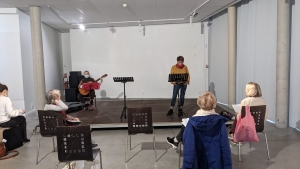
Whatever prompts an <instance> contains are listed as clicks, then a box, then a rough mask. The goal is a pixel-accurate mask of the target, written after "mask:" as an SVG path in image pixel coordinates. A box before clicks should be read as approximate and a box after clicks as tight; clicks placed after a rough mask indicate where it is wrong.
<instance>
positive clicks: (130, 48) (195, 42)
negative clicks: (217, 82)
mask: <svg viewBox="0 0 300 169" xmlns="http://www.w3.org/2000/svg"><path fill="white" fill-rule="evenodd" d="M110 29H111V28H94V29H88V30H87V32H86V33H85V32H83V31H81V30H79V29H71V31H70V38H71V56H72V70H73V71H76V70H80V71H84V70H89V71H90V73H91V75H92V76H93V77H94V78H99V77H100V76H101V75H102V74H105V73H107V74H108V77H107V78H106V79H105V80H104V83H103V84H102V86H101V90H105V91H106V97H111V98H116V97H118V96H119V95H120V93H122V92H123V84H121V83H114V82H113V77H119V76H132V77H134V79H135V82H133V83H127V84H126V95H127V97H128V98H170V97H171V95H172V86H171V84H170V83H168V82H167V80H168V74H169V73H170V69H171V67H172V66H173V65H174V64H176V62H177V61H176V57H177V56H179V55H182V56H184V57H185V64H186V65H187V66H188V68H189V71H190V74H191V84H190V85H189V86H188V88H187V92H186V98H196V97H198V96H199V93H202V92H204V91H205V62H204V35H201V24H200V23H196V24H193V26H190V25H189V24H178V25H156V26H146V28H145V36H143V32H139V27H118V28H114V29H115V33H113V32H112V31H111V30H110ZM96 94H97V96H98V97H99V95H100V91H96Z"/></svg>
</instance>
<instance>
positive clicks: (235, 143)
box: [230, 140, 243, 146]
mask: <svg viewBox="0 0 300 169" xmlns="http://www.w3.org/2000/svg"><path fill="white" fill-rule="evenodd" d="M230 143H231V144H232V145H237V146H238V145H239V143H238V142H234V141H233V140H230ZM240 144H241V146H242V145H243V143H242V142H241V143H240Z"/></svg>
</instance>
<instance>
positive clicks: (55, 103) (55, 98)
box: [44, 89, 79, 121]
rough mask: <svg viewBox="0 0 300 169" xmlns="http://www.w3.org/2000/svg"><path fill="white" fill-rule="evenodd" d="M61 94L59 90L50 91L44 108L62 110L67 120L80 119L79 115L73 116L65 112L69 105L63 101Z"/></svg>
mask: <svg viewBox="0 0 300 169" xmlns="http://www.w3.org/2000/svg"><path fill="white" fill-rule="evenodd" d="M60 96H61V95H60V91H59V90H56V89H54V90H50V91H48V92H47V93H46V97H45V98H46V105H45V107H44V110H53V111H61V112H62V114H63V115H64V116H65V119H66V120H72V121H79V119H78V118H77V117H72V116H70V115H67V114H66V113H65V111H67V110H68V106H67V105H66V104H65V103H64V102H63V101H61V99H60Z"/></svg>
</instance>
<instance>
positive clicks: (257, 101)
mask: <svg viewBox="0 0 300 169" xmlns="http://www.w3.org/2000/svg"><path fill="white" fill-rule="evenodd" d="M262 105H266V102H265V100H264V99H263V98H262V97H246V98H245V99H243V100H242V101H241V105H240V107H241V110H240V112H237V118H238V119H239V118H240V116H241V111H242V106H262ZM267 117H268V108H266V116H265V121H266V119H267Z"/></svg>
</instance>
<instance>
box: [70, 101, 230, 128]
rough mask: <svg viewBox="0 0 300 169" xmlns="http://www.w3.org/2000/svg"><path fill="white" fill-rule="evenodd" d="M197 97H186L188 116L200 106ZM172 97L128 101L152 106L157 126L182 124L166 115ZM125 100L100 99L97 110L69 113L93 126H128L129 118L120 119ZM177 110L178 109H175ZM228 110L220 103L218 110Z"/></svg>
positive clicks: (154, 121) (129, 104)
mask: <svg viewBox="0 0 300 169" xmlns="http://www.w3.org/2000/svg"><path fill="white" fill-rule="evenodd" d="M196 101H197V99H185V103H184V107H183V110H184V112H185V113H186V115H187V116H188V117H191V116H193V115H194V114H195V113H196V111H197V110H199V107H198V105H197V103H196ZM170 103H171V99H128V100H127V101H126V104H127V107H128V108H136V107H152V117H153V125H154V126H155V127H163V126H181V119H182V118H185V117H181V118H180V117H178V116H177V114H175V113H174V114H173V116H172V117H170V116H166V113H167V111H168V110H169V109H170ZM123 106H124V101H123V100H122V99H98V100H97V110H95V111H80V112H75V113H70V114H69V115H71V116H74V117H78V118H79V119H80V120H81V122H82V125H90V126H91V128H92V129H93V128H94V129H96V128H124V127H127V119H124V118H123V119H122V120H123V121H122V122H121V121H120V116H121V113H122V110H123ZM174 110H176V109H174ZM222 110H226V111H228V110H227V108H226V107H224V106H222V105H218V106H217V108H216V112H221V111H222Z"/></svg>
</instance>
